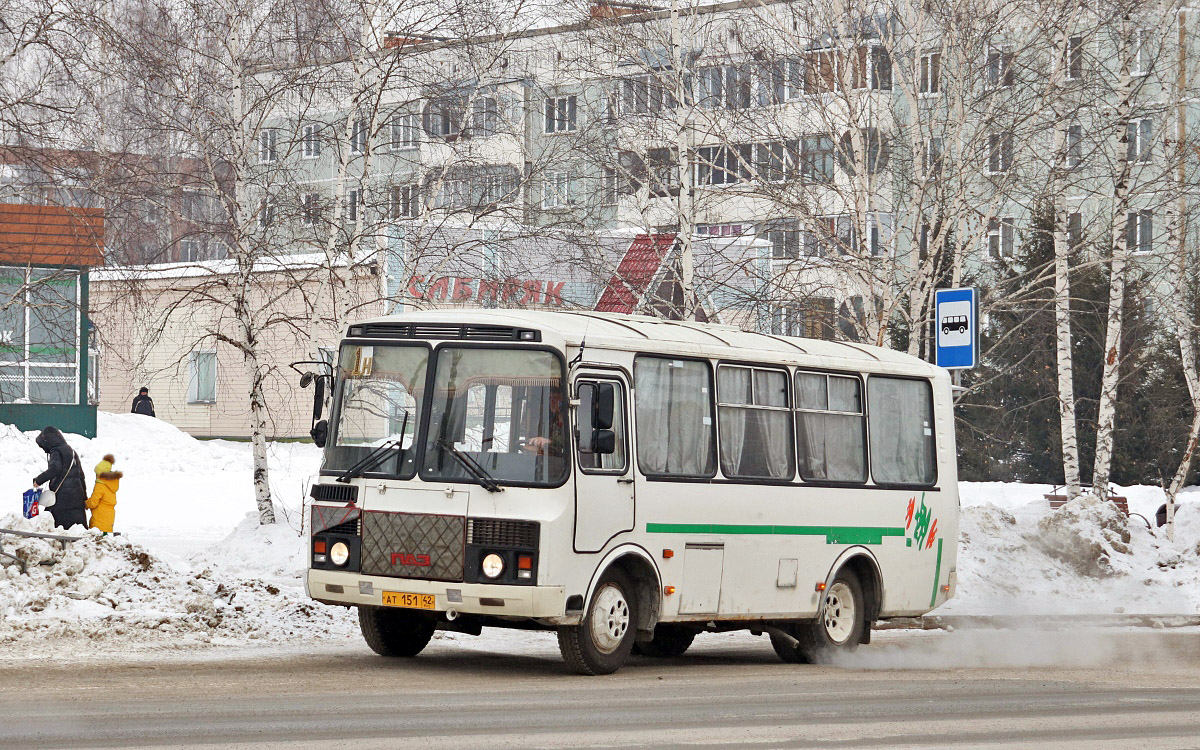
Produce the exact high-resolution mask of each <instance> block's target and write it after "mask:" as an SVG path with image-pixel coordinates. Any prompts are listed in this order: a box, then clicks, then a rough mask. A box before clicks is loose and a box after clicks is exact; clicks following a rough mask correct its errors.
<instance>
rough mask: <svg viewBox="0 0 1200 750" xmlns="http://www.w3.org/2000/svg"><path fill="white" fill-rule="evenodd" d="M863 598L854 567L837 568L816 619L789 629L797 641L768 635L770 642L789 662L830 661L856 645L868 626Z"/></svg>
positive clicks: (821, 662)
mask: <svg viewBox="0 0 1200 750" xmlns="http://www.w3.org/2000/svg"><path fill="white" fill-rule="evenodd" d="M866 614H867V608H866V600H865V599H864V597H863V593H862V584H860V583H859V582H858V576H856V575H854V573H853V571H850V570H840V571H838V574H837V576H836V577H834V579H833V582H832V583H830V584H829V587H828V588H827V589H825V597H824V598H823V599H822V600H821V608H820V610H819V611H818V612H817V619H816V620H815V621H812V622H803V623H798V624H796V625H794V626H792V628H790V629H789V630H788V632H789V634H790V635H792V636H794V637H795V639H796V640H797V641H798V642H799V645H797V646H795V647H793V646H792V645H791V643H790V642H786V641H784V639H782V638H777V637H776V636H774V635H772V636H771V645H772V646H773V647H774V648H775V653H776V654H778V655H779V657H780V658H781V659H783V660H784V661H785V662H788V663H790V664H829V663H830V662H831V661H833V660H834V659H835V658H836V657H837V656H838V655H840V654H848V653H850V652H852V651H854V650H855V649H856V648H858V644H859V643H861V642H862V639H863V635H864V632H865V630H866V628H867V617H866Z"/></svg>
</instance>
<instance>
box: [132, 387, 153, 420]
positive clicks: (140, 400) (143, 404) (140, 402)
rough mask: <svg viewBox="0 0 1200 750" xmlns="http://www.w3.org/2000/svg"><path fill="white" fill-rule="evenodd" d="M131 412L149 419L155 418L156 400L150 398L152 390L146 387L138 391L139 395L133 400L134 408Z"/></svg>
mask: <svg viewBox="0 0 1200 750" xmlns="http://www.w3.org/2000/svg"><path fill="white" fill-rule="evenodd" d="M129 411H131V412H132V413H134V414H145V415H146V416H147V417H153V416H154V399H152V398H150V389H149V388H146V387H145V386H143V387H142V389H141V390H140V391H138V395H137V396H134V398H133V406H132V407H130V409H129Z"/></svg>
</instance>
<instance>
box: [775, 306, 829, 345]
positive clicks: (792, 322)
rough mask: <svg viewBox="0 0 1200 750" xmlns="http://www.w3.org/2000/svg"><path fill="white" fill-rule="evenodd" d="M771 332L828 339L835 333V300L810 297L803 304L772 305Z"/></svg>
mask: <svg viewBox="0 0 1200 750" xmlns="http://www.w3.org/2000/svg"><path fill="white" fill-rule="evenodd" d="M771 333H774V334H776V335H778V336H801V337H803V338H808V339H828V338H831V337H832V335H833V300H832V299H829V298H828V297H810V298H808V299H807V300H805V301H804V304H803V305H801V306H786V305H772V306H771Z"/></svg>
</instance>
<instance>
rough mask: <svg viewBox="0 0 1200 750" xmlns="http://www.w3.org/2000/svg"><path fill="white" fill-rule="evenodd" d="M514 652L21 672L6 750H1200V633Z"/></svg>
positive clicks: (464, 644) (46, 665)
mask: <svg viewBox="0 0 1200 750" xmlns="http://www.w3.org/2000/svg"><path fill="white" fill-rule="evenodd" d="M459 638H463V639H464V640H458V639H459ZM504 638H508V639H509V640H507V641H506V640H504V639H503V638H501V639H500V640H498V641H497V640H492V641H489V640H487V635H486V634H485V637H484V638H483V639H479V640H475V641H473V642H472V641H471V640H469V639H465V637H462V636H455V637H454V639H453V640H451V639H442V640H439V641H435V643H434V644H432V645H431V646H430V648H429V649H427V650H426V652H425V653H424V654H422V655H421V656H419V657H418V658H416V659H412V660H390V659H383V658H380V657H376V656H374V655H373V654H371V653H369V652H367V651H366V650H365V648H363V647H361V646H359V645H358V644H353V643H347V644H342V645H338V646H337V647H326V648H323V649H322V648H319V647H314V648H312V649H308V648H290V649H284V650H281V651H278V652H272V653H267V655H266V656H264V653H266V652H263V651H261V650H260V651H258V652H252V655H250V656H246V655H244V654H243V655H241V656H238V657H236V658H214V656H213V654H212V653H206V654H199V655H197V654H191V655H188V654H182V655H170V654H164V655H159V656H153V657H147V656H146V655H142V656H141V657H139V659H138V660H135V661H131V662H128V663H114V661H113V659H112V658H111V657H109V658H108V660H107V661H105V662H103V663H101V662H84V663H75V664H63V663H61V662H57V663H56V662H41V661H12V660H10V661H8V662H5V663H3V664H0V685H2V686H3V692H2V693H0V694H2V695H3V697H2V698H0V748H78V747H139V748H148V747H215V746H220V747H252V748H285V747H286V748H334V747H353V748H358V749H366V748H396V747H419V748H431V749H434V750H436V749H438V748H510V747H511V748H542V747H571V748H582V747H643V746H646V747H654V748H662V747H677V746H705V747H736V748H773V747H815V748H868V747H869V748H916V747H938V748H944V747H947V746H952V747H971V748H976V747H979V748H995V747H1004V748H1011V747H1029V748H1035V747H1036V748H1088V749H1089V750H1093V749H1095V748H1136V749H1137V750H1145V749H1146V748H1200V629H1195V628H1191V629H1185V630H1176V631H1154V630H1150V629H1140V630H1121V631H1107V632H1105V631H1082V632H1079V631H1072V632H1065V631H1059V632H1013V631H999V632H998V631H961V630H960V631H957V632H952V633H945V632H937V633H932V632H916V631H891V632H886V633H883V634H881V635H880V636H877V638H876V642H875V643H874V644H872V645H871V646H869V647H865V648H863V649H861V650H860V652H859V654H857V655H856V656H855V657H854V659H853V660H852V661H851V662H850V663H847V664H843V665H839V666H830V667H813V666H792V665H785V664H783V663H781V662H779V661H778V660H777V659H776V658H775V655H774V653H773V652H772V651H771V648H770V645H769V644H768V643H767V641H766V639H765V638H754V637H752V636H749V635H745V634H737V635H733V634H730V635H721V636H701V637H700V638H698V639H697V641H696V645H695V646H694V647H693V649H692V650H691V651H689V652H688V653H687V654H686V655H685V656H683V657H681V658H679V659H675V660H658V659H638V658H635V659H633V660H632V661H631V662H630V663H629V664H628V665H627V666H626V667H625V668H624V669H622V670H621V671H620V672H618V673H617V674H615V675H612V676H609V677H592V678H587V677H579V676H576V675H573V674H570V673H568V672H567V671H566V669H565V668H564V667H563V665H562V663H561V661H560V660H559V658H558V655H557V649H556V647H555V645H554V640H553V637H552V636H550V637H546V636H545V635H541V634H538V635H535V636H532V637H531V636H530V635H527V634H513V635H507V636H504ZM514 645H515V647H514ZM513 651H516V653H515V654H514V653H512V652H513ZM2 656H3V654H0V657H2Z"/></svg>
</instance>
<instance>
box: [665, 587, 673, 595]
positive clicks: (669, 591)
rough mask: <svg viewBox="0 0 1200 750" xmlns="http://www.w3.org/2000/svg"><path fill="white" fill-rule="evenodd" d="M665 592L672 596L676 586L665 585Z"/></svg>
mask: <svg viewBox="0 0 1200 750" xmlns="http://www.w3.org/2000/svg"><path fill="white" fill-rule="evenodd" d="M663 593H664V594H666V595H667V596H670V595H671V594H674V593H675V587H674V586H663Z"/></svg>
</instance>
